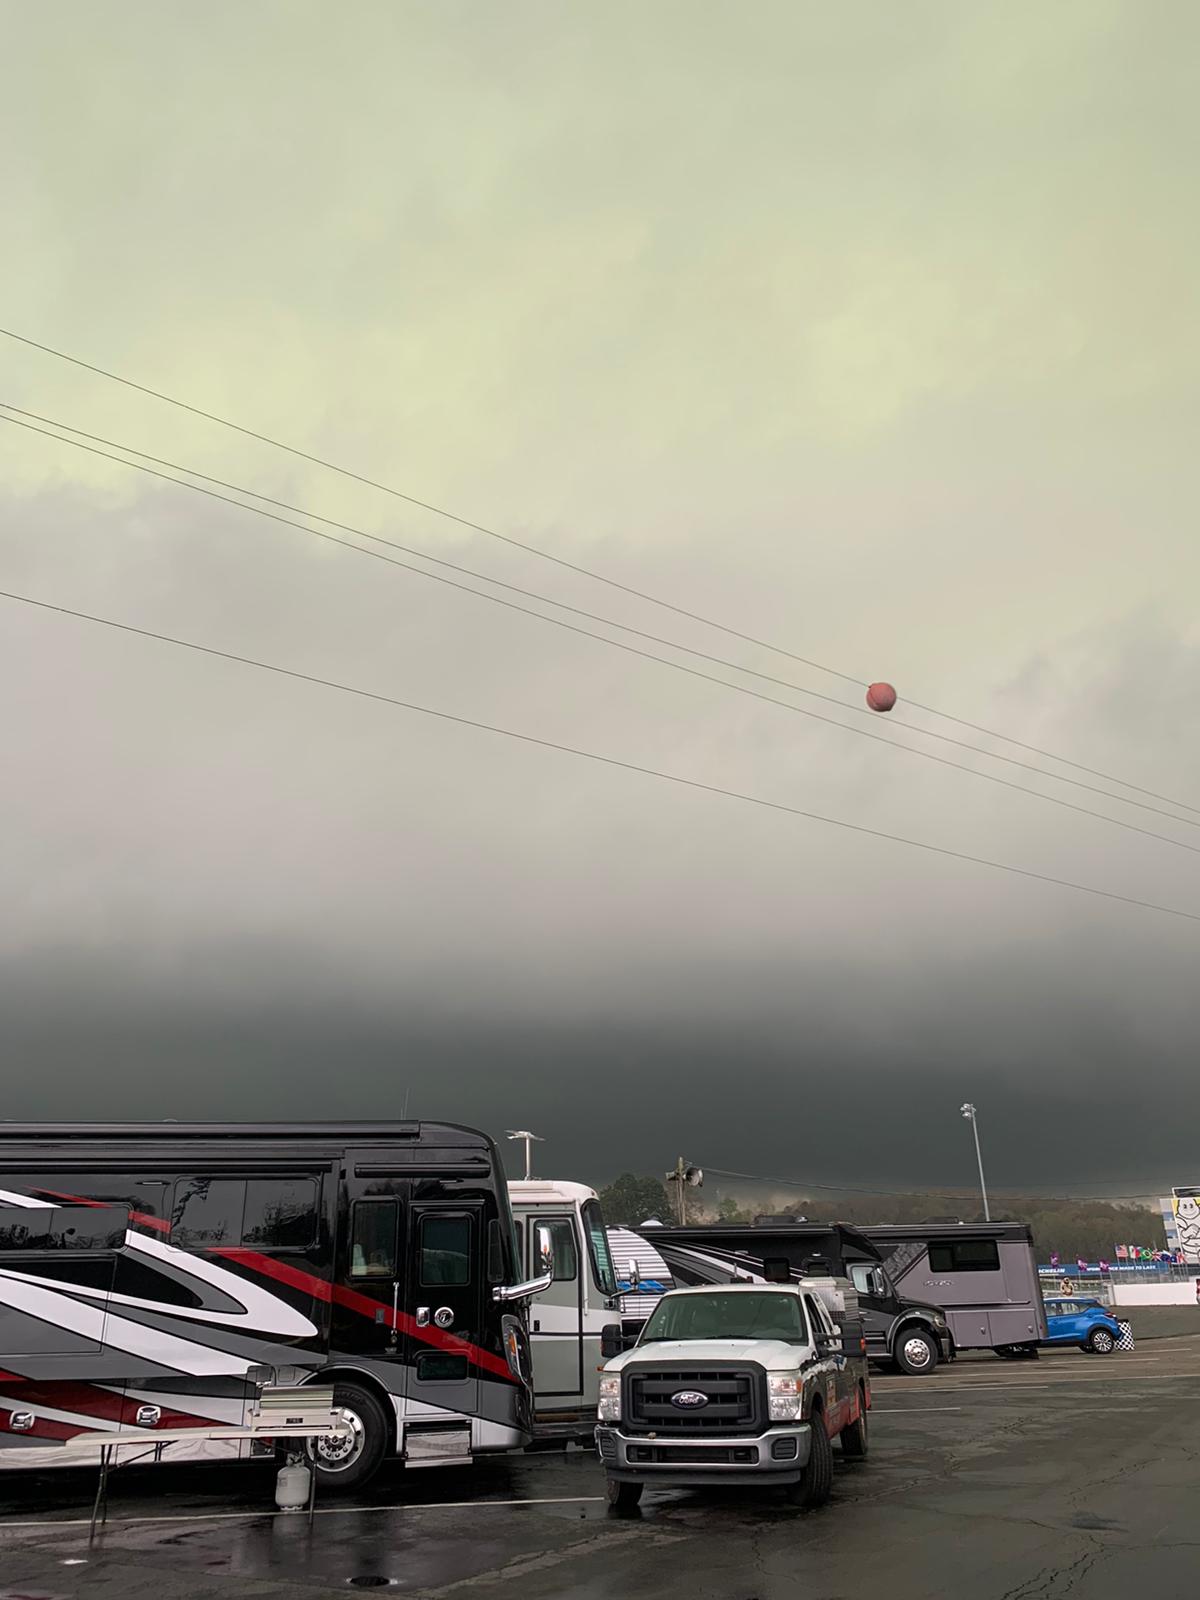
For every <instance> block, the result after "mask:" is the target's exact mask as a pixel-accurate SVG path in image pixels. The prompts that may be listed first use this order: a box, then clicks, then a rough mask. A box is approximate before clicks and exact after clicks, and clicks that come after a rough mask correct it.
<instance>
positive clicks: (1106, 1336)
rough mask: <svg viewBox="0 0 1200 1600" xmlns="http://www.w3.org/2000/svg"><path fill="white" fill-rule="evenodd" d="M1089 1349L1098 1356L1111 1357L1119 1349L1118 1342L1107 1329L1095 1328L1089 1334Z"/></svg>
mask: <svg viewBox="0 0 1200 1600" xmlns="http://www.w3.org/2000/svg"><path fill="white" fill-rule="evenodd" d="M1087 1348H1088V1349H1089V1350H1090V1351H1091V1352H1092V1354H1093V1355H1096V1356H1110V1355H1112V1353H1113V1351H1114V1350H1115V1349H1116V1348H1117V1341H1116V1340H1115V1339H1114V1338H1113V1336H1112V1334H1111V1333H1109V1331H1108V1329H1107V1328H1093V1329H1092V1331H1091V1333H1089V1334H1088V1338H1087Z"/></svg>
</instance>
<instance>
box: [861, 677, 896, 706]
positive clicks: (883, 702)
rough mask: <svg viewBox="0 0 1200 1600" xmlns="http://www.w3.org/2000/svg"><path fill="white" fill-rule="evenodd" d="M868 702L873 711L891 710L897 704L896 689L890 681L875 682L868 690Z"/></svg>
mask: <svg viewBox="0 0 1200 1600" xmlns="http://www.w3.org/2000/svg"><path fill="white" fill-rule="evenodd" d="M867 704H868V705H869V706H870V708H871V710H872V711H890V710H891V709H892V707H893V706H894V705H895V704H896V691H895V689H893V688H892V686H891V684H890V683H873V684H872V685H871V687H870V688H869V689H868V690H867Z"/></svg>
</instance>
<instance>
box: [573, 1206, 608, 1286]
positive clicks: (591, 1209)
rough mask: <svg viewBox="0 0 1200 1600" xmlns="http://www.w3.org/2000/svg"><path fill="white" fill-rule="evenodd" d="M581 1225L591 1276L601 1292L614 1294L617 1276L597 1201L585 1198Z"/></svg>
mask: <svg viewBox="0 0 1200 1600" xmlns="http://www.w3.org/2000/svg"><path fill="white" fill-rule="evenodd" d="M581 1209H582V1211H583V1226H584V1231H585V1232H586V1233H587V1241H588V1255H589V1256H590V1257H591V1259H592V1276H593V1277H594V1278H595V1280H596V1287H597V1289H599V1291H600V1293H601V1294H606V1295H615V1294H616V1292H617V1278H616V1274H615V1273H614V1272H613V1264H612V1256H611V1255H610V1254H609V1250H608V1234H607V1233H606V1232H605V1231H604V1217H603V1215H602V1214H601V1211H600V1206H599V1203H598V1202H597V1201H595V1200H585V1201H584V1202H583V1206H582V1208H581Z"/></svg>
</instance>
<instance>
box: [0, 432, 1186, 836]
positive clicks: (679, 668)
mask: <svg viewBox="0 0 1200 1600" xmlns="http://www.w3.org/2000/svg"><path fill="white" fill-rule="evenodd" d="M16 409H17V408H16V407H10V406H4V405H3V403H0V411H9V410H16ZM0 422H8V423H10V424H11V425H12V426H13V427H17V428H25V429H27V430H28V431H29V432H31V433H37V434H41V435H42V436H43V437H45V438H47V439H56V440H58V442H59V443H60V444H68V445H70V446H71V447H72V448H73V449H76V450H84V451H86V452H87V453H88V454H89V455H96V456H102V457H103V458H104V459H105V460H107V461H115V462H117V463H118V464H119V465H121V466H125V467H132V468H133V469H134V471H136V472H143V473H146V474H147V475H148V476H150V477H153V478H159V479H161V480H162V481H163V482H165V483H173V484H175V485H176V486H177V487H178V488H181V489H190V490H191V491H192V492H193V493H194V494H202V495H206V496H207V497H208V498H209V499H213V500H220V501H222V502H223V503H224V504H226V505H232V506H237V507H238V508H239V509H240V510H243V511H249V512H252V513H253V514H254V515H255V516H261V517H266V518H268V519H269V520H270V521H271V522H278V523H281V524H283V526H285V527H289V528H296V529H298V530H299V531H300V532H301V533H307V534H309V535H311V536H312V537H313V538H316V539H324V540H325V541H326V542H328V543H330V544H336V545H340V546H341V547H342V548H344V549H346V550H353V551H355V552H357V554H359V555H364V556H371V557H373V558H374V559H376V560H378V561H384V562H386V563H387V564H388V565H389V566H394V567H400V568H402V569H403V570H404V571H405V572H411V573H414V574H416V576H418V577H421V578H429V579H431V580H432V581H433V582H435V583H442V584H445V585H447V586H448V587H450V588H452V589H457V590H459V591H461V592H462V593H464V594H470V595H474V596H475V597H476V598H477V599H480V600H487V601H489V602H490V603H491V604H493V605H499V606H503V607H505V609H506V610H510V611H517V612H520V613H521V614H522V615H524V616H528V617H533V618H535V619H536V620H537V621H539V622H545V623H548V624H550V625H551V626H552V627H556V628H563V629H565V630H566V631H567V632H569V633H576V634H580V635H581V636H582V637H584V638H586V639H594V640H596V641H597V642H598V643H600V644H606V645H609V646H610V647H612V648H613V649H616V650H623V651H625V652H626V653H627V654H628V655H634V656H638V657H640V658H641V659H642V660H645V661H653V662H657V663H658V665H660V666H664V667H669V668H670V669H671V670H672V671H674V672H682V673H686V674H687V675H688V676H689V677H693V678H699V679H701V680H702V681H703V682H705V683H714V684H716V685H718V686H719V687H720V688H724V689H730V690H732V691H733V692H734V693H735V694H742V695H747V696H749V697H750V698H751V699H754V700H762V701H764V702H765V703H766V704H767V705H773V706H779V707H780V708H782V709H783V710H785V711H791V712H794V713H795V714H796V715H798V716H802V717H810V718H812V719H813V720H814V721H816V722H823V723H826V724H828V725H829V726H830V727H834V728H840V729H842V730H843V732H846V733H852V734H857V735H859V736H860V737H862V738H866V739H872V740H874V741H875V743H877V744H884V745H887V746H889V747H890V748H891V749H893V750H901V751H904V752H905V753H906V754H908V755H913V756H920V757H921V758H923V759H924V760H926V761H935V762H937V764H938V765H939V766H943V767H952V768H954V769H955V770H956V771H958V772H965V773H967V774H968V775H969V776H970V777H973V778H982V779H985V780H986V781H987V782H989V783H996V784H999V785H1000V786H1001V787H1002V788H1005V789H1014V790H1016V791H1017V792H1018V793H1020V794H1027V795H1032V796H1033V798H1034V799H1036V800H1044V801H1046V802H1047V803H1048V804H1049V805H1055V806H1062V807H1063V808H1064V809H1066V810H1068V811H1074V812H1077V813H1078V814H1079V815H1080V816H1085V817H1092V818H1094V819H1095V820H1096V821H1099V822H1107V823H1108V824H1109V825H1110V826H1111V827H1114V828H1124V829H1126V830H1127V831H1128V832H1130V833H1137V834H1141V835H1142V837H1143V838H1147V839H1155V840H1157V841H1158V842H1159V843H1160V844H1168V845H1172V846H1174V848H1175V849H1177V850H1187V851H1189V852H1190V853H1191V854H1193V855H1200V846H1197V845H1192V844H1186V843H1185V842H1184V841H1183V840H1182V839H1174V838H1172V837H1171V836H1170V835H1169V834H1165V833H1157V832H1155V831H1154V830H1153V829H1151V828H1143V827H1139V825H1138V824H1137V823H1135V822H1129V821H1126V820H1125V819H1124V818H1122V817H1113V816H1110V815H1108V813H1106V812H1103V811H1095V810H1093V809H1092V808H1091V807H1090V806H1081V805H1078V804H1077V803H1076V802H1075V801H1073V800H1065V799H1063V798H1062V796H1060V795H1051V794H1045V793H1043V792H1042V791H1041V790H1040V789H1031V788H1029V786H1028V785H1027V784H1023V783H1014V782H1012V780H1011V779H1009V778H1001V777H998V776H997V775H996V774H995V773H992V772H981V771H980V770H979V769H978V768H976V767H970V766H967V765H965V764H964V763H963V762H961V761H951V760H950V759H949V758H948V757H946V756H939V755H935V754H934V753H933V752H932V751H931V750H916V749H914V748H913V747H912V746H911V745H906V744H901V743H899V742H898V741H897V740H895V739H889V738H887V737H886V735H884V734H881V733H874V732H872V731H870V730H868V729H866V728H852V727H849V726H848V725H847V724H846V723H844V722H839V721H838V720H837V718H836V717H827V716H825V715H824V714H823V713H821V712H819V711H811V710H809V709H808V708H807V707H805V706H797V705H793V704H792V703H791V702H790V701H787V700H780V699H779V698H778V697H777V696H775V695H769V694H764V693H763V692H762V691H761V690H759V689H751V688H749V687H747V686H746V685H745V684H741V683H731V682H730V681H729V680H728V679H727V678H718V677H716V676H714V675H713V674H712V673H709V672H701V671H699V670H698V669H697V668H695V667H689V666H686V665H685V664H684V663H683V662H681V661H672V660H670V659H669V658H668V657H666V656H660V655H656V654H655V653H654V652H653V651H650V650H641V649H639V648H638V647H637V646H636V645H631V644H626V643H625V642H624V641H622V640H620V639H610V638H608V637H606V636H605V635H604V634H600V633H593V632H592V630H591V629H590V628H581V627H579V626H578V624H576V623H573V622H567V621H565V620H564V619H563V618H561V617H548V616H545V615H544V614H543V613H542V612H540V611H534V610H532V609H531V608H530V607H528V606H523V605H518V604H517V603H516V602H515V601H513V600H505V599H504V598H502V597H501V596H500V595H494V594H487V593H486V592H485V591H484V590H482V589H473V588H472V587H471V586H470V585H469V584H464V583H459V582H458V581H457V580H455V579H453V578H448V577H446V576H444V575H443V574H442V573H438V572H427V571H425V569H424V568H422V567H416V566H413V565H412V564H411V563H409V562H407V561H398V560H397V559H396V558H395V557H394V556H387V555H384V554H383V553H382V551H380V550H375V549H368V548H367V547H366V546H364V545H360V544H355V543H353V542H352V541H351V540H349V539H342V538H339V537H338V536H337V535H336V534H332V533H326V532H325V531H324V530H323V529H320V528H310V527H309V526H308V525H307V524H306V523H302V522H295V521H293V520H292V519H291V518H290V517H281V516H279V515H278V513H276V512H274V511H267V510H264V508H263V507H262V506H258V505H248V504H247V503H246V502H245V501H243V500H237V499H234V498H233V497H232V496H230V495H225V494H219V493H217V491H216V490H214V489H206V488H204V487H203V486H202V485H201V484H199V483H191V482H189V481H187V480H186V479H184V478H176V477H172V476H171V474H170V473H165V472H159V471H157V470H156V469H155V468H153V467H148V466H144V465H143V464H142V462H140V461H129V460H127V459H126V458H125V457H124V456H119V455H114V454H112V453H111V452H110V451H107V450H100V449H97V448H96V447H95V446H94V445H89V444H83V443H81V442H80V440H79V439H68V438H66V437H64V436H63V435H62V434H58V433H53V432H51V431H50V430H49V429H46V428H39V427H36V426H35V425H34V424H33V423H31V422H23V421H21V420H20V419H19V418H18V417H15V416H4V415H0ZM71 431H72V432H81V431H82V430H79V429H72V430H71ZM85 437H96V436H95V435H86V436H85ZM105 442H106V443H112V442H113V441H111V440H107V441H105ZM117 448H118V449H124V448H126V447H125V446H122V445H118V446H117ZM133 454H135V455H145V452H143V451H134V452H133ZM146 459H147V460H155V461H157V460H159V459H160V458H159V457H157V456H146ZM164 464H165V465H169V466H172V467H174V468H175V470H176V471H180V472H188V471H190V469H189V468H187V467H180V466H178V465H177V464H176V463H174V462H167V463H164ZM195 476H197V477H206V476H207V475H206V474H203V473H197V474H195ZM208 481H209V482H221V483H222V484H223V486H224V487H225V488H232V489H235V490H237V491H238V492H239V493H245V494H252V495H255V498H258V499H264V500H268V501H269V503H270V504H273V505H283V504H285V502H282V501H272V500H270V499H269V497H268V496H265V495H264V496H259V495H257V494H256V493H255V491H254V490H252V489H251V490H243V489H241V488H240V486H239V485H236V484H227V483H224V481H223V480H221V479H209V480H208ZM288 509H289V510H300V514H301V515H302V516H306V515H311V513H308V512H305V511H304V510H303V509H302V508H297V507H290V506H289V507H288ZM316 520H318V521H324V522H328V521H329V520H330V519H328V518H323V517H318V518H317V519H316ZM333 525H334V526H337V527H342V528H346V529H347V531H349V532H353V533H357V532H359V530H358V529H355V528H350V527H349V525H348V524H345V523H336V524H333ZM366 537H368V538H370V537H372V536H371V535H366ZM378 542H380V543H385V544H390V543H391V541H389V540H381V541H378ZM396 548H399V549H404V550H407V549H408V547H407V546H403V545H400V546H396ZM409 553H412V554H417V555H420V552H419V551H413V552H409ZM433 559H435V560H436V559H437V558H436V557H435V558H433ZM440 564H442V565H449V563H440ZM456 570H463V569H456ZM472 576H476V574H472ZM481 581H483V582H485V583H489V582H493V581H494V580H492V579H489V578H487V577H483V578H482V580H481ZM503 587H511V586H510V585H504V586H503ZM520 592H522V593H524V592H526V591H520ZM535 598H541V597H540V596H536V597H535ZM551 603H553V602H551ZM599 620H600V621H605V620H607V619H604V618H600V619H599ZM662 642H663V643H664V644H666V645H668V647H669V646H670V645H671V641H670V640H663V641H662ZM821 698H822V699H827V698H828V697H827V696H821ZM833 704H835V705H840V704H841V702H840V701H834V702H833ZM845 709H850V708H845ZM953 742H957V741H953ZM967 748H968V749H974V748H975V747H974V746H967ZM978 753H979V754H982V755H986V754H987V752H986V751H980V752H978ZM1018 764H1020V763H1018ZM1030 770H1032V771H1039V769H1037V768H1032V769H1030ZM1043 776H1049V774H1043ZM1067 781H1068V782H1073V781H1074V780H1073V779H1069V780H1067ZM1098 792H1099V793H1103V794H1107V791H1105V790H1100V791H1098ZM1108 798H1109V799H1113V800H1116V801H1118V802H1121V797H1120V796H1119V795H1108ZM1132 803H1133V804H1140V802H1137V801H1135V802H1132ZM1147 809H1153V808H1152V807H1149V808H1147ZM1161 815H1163V816H1171V814H1170V813H1169V812H1162V813H1161ZM1171 820H1172V821H1173V822H1188V821H1189V820H1190V819H1188V818H1186V817H1173V816H1172V817H1171ZM1195 825H1196V824H1193V826H1195Z"/></svg>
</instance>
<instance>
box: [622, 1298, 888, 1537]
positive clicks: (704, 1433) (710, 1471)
mask: <svg viewBox="0 0 1200 1600" xmlns="http://www.w3.org/2000/svg"><path fill="white" fill-rule="evenodd" d="M870 1405H871V1386H870V1378H869V1376H868V1368H867V1359H866V1344H865V1340H864V1338H863V1335H862V1329H861V1323H860V1321H859V1318H858V1307H857V1304H856V1297H855V1292H854V1288H853V1285H852V1284H851V1283H849V1282H848V1281H846V1280H836V1279H833V1278H803V1279H800V1280H798V1281H797V1280H792V1281H791V1282H788V1283H754V1284H747V1283H726V1284H720V1285H705V1286H702V1287H699V1286H698V1287H692V1288H685V1289H672V1290H670V1291H669V1292H668V1293H667V1294H665V1295H663V1296H662V1298H661V1299H660V1300H659V1301H658V1303H657V1305H656V1306H655V1308H654V1310H653V1311H652V1312H651V1314H650V1316H649V1318H648V1319H647V1321H646V1323H645V1326H644V1327H643V1328H642V1331H641V1334H640V1337H639V1338H638V1342H637V1344H636V1345H635V1346H634V1348H633V1349H632V1350H627V1351H625V1352H624V1353H623V1354H621V1355H619V1356H616V1357H615V1358H614V1359H612V1360H610V1361H609V1362H608V1363H607V1364H606V1365H605V1367H604V1370H603V1372H602V1373H601V1375H600V1384H599V1403H598V1412H597V1416H598V1424H597V1428H596V1447H597V1451H598V1453H599V1456H600V1460H601V1463H602V1464H603V1466H604V1469H605V1473H606V1476H607V1480H608V1500H609V1504H610V1506H612V1507H613V1508H614V1509H616V1510H618V1511H623V1510H628V1509H631V1508H632V1507H633V1506H635V1505H636V1504H637V1502H638V1501H639V1499H640V1498H641V1495H642V1491H643V1489H644V1488H645V1486H646V1485H647V1484H651V1485H654V1484H659V1485H664V1486H673V1487H680V1486H683V1487H693V1488H694V1487H701V1486H706V1485H712V1484H719V1485H720V1484H723V1485H729V1484H744V1483H761V1484H762V1485H763V1486H764V1487H765V1486H768V1485H777V1486H780V1487H782V1488H783V1489H784V1490H785V1491H786V1493H787V1496H788V1498H789V1499H790V1500H791V1502H792V1503H793V1504H795V1505H798V1506H802V1507H813V1506H817V1505H820V1504H822V1503H823V1502H824V1501H825V1500H826V1499H827V1498H828V1496H829V1492H830V1489H831V1487H832V1478H833V1454H832V1441H833V1440H834V1439H835V1438H840V1440H841V1448H842V1452H843V1454H844V1455H846V1456H848V1457H852V1458H861V1457H863V1456H865V1455H866V1453H867V1412H868V1411H869V1409H870Z"/></svg>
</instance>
